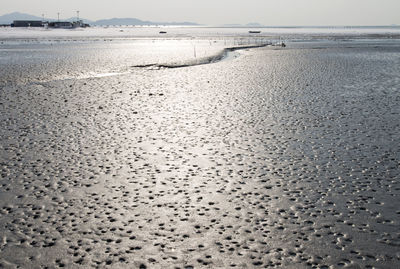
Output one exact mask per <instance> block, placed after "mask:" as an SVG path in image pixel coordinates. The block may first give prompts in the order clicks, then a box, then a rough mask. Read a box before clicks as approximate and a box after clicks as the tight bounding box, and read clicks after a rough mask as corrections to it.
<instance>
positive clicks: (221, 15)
mask: <svg viewBox="0 0 400 269" xmlns="http://www.w3.org/2000/svg"><path fill="white" fill-rule="evenodd" d="M0 1H1V4H0V15H3V14H6V13H10V12H14V11H19V12H23V13H29V14H32V15H37V16H41V14H42V13H44V14H45V16H46V17H47V18H57V12H60V14H61V15H60V18H69V17H72V16H76V10H79V11H80V15H81V17H83V18H86V19H90V20H97V19H103V18H113V17H119V18H122V17H134V18H138V19H142V20H152V21H165V22H168V21H169V22H170V21H192V22H198V23H201V24H209V25H217V24H228V23H240V24H246V23H250V22H258V23H261V24H265V25H389V24H400V0H62V1H60V0H0Z"/></svg>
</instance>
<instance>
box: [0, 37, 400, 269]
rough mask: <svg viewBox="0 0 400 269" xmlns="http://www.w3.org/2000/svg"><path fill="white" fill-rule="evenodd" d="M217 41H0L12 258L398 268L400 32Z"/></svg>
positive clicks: (38, 262)
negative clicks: (280, 42) (266, 42)
mask: <svg viewBox="0 0 400 269" xmlns="http://www.w3.org/2000/svg"><path fill="white" fill-rule="evenodd" d="M214 41H215V40H211V39H210V40H207V39H202V40H200V41H198V40H197V41H193V40H162V39H157V40H151V39H143V40H114V41H107V40H95V41H93V40H90V41H84V40H83V41H82V40H79V41H73V40H72V41H70V42H65V40H64V41H62V42H53V41H46V42H42V41H41V42H36V41H35V42H31V43H32V44H31V43H29V42H20V41H18V42H17V43H15V41H12V42H14V43H12V42H11V43H12V44H11V43H10V42H9V43H7V42H5V43H4V44H2V45H0V60H1V61H0V66H1V70H0V120H1V128H0V138H1V142H0V175H1V177H0V184H1V188H0V216H1V218H0V239H1V240H0V267H2V268H61V267H64V268H186V269H189V268H398V267H400V208H399V202H400V200H399V195H400V183H399V180H400V176H399V175H400V166H399V164H400V45H399V43H398V42H397V41H395V40H394V41H393V40H380V39H379V40H378V39H375V40H369V39H368V40H358V39H357V40H350V41H349V40H346V41H336V40H332V39H329V40H311V41H310V40H302V41H298V40H291V41H289V42H287V43H288V44H287V45H288V46H287V47H286V48H281V47H272V46H268V47H262V48H253V49H246V50H241V51H237V52H236V53H235V55H234V57H229V58H228V59H225V60H223V61H219V62H214V63H210V64H203V65H194V66H186V67H183V68H173V69H171V68H156V69H155V68H145V67H143V68H141V67H135V66H139V65H148V64H155V63H157V64H160V63H163V64H164V63H176V62H188V61H189V62H193V58H195V59H198V58H201V57H210V56H212V55H214V54H216V53H218V52H219V51H220V50H221V49H222V48H224V47H226V46H227V41H226V40H217V41H215V42H214ZM229 42H237V43H238V41H237V40H236V41H235V40H234V41H232V40H230V41H228V45H229V46H231V45H232V44H230V43H229ZM28 43H29V44H28ZM171 44H172V45H171Z"/></svg>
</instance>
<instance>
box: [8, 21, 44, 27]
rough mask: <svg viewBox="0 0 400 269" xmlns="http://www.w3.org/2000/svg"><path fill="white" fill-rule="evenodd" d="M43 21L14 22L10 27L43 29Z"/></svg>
mask: <svg viewBox="0 0 400 269" xmlns="http://www.w3.org/2000/svg"><path fill="white" fill-rule="evenodd" d="M43 26H44V22H43V21H22V20H21V21H14V22H13V23H12V24H11V27H43Z"/></svg>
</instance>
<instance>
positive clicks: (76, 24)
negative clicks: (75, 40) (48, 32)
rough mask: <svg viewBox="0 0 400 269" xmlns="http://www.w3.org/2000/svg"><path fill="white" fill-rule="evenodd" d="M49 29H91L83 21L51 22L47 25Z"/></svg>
mask: <svg viewBox="0 0 400 269" xmlns="http://www.w3.org/2000/svg"><path fill="white" fill-rule="evenodd" d="M47 26H48V27H49V28H62V29H72V28H78V27H89V24H85V23H83V21H74V22H70V21H54V22H49V23H48V25H47Z"/></svg>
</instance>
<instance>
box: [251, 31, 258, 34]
mask: <svg viewBox="0 0 400 269" xmlns="http://www.w3.org/2000/svg"><path fill="white" fill-rule="evenodd" d="M249 33H250V34H259V33H261V31H249Z"/></svg>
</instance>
